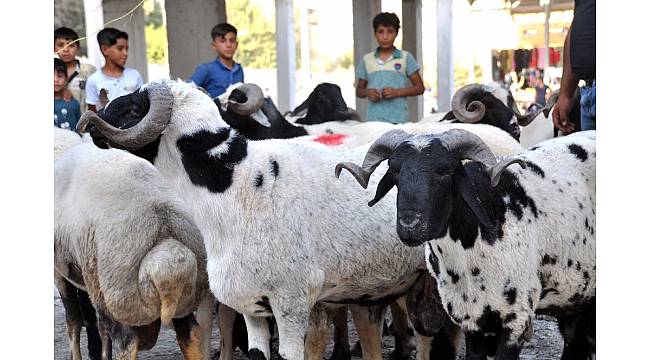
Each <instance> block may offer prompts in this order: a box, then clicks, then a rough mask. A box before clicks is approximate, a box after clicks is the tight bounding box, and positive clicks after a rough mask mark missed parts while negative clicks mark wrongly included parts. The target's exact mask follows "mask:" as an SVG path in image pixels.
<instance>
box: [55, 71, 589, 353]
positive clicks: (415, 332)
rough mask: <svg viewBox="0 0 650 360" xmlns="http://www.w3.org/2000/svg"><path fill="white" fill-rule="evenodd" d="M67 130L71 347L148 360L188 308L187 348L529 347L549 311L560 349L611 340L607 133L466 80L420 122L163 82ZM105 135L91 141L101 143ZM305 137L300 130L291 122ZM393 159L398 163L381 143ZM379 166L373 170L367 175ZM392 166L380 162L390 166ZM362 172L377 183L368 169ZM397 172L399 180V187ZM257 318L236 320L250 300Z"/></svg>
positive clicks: (318, 100)
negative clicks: (600, 140)
mask: <svg viewBox="0 0 650 360" xmlns="http://www.w3.org/2000/svg"><path fill="white" fill-rule="evenodd" d="M103 106H105V107H103V108H102V109H101V110H100V111H99V112H98V113H97V114H95V113H93V112H86V113H85V114H83V116H82V119H81V120H80V122H79V125H78V129H79V130H81V131H82V132H87V133H89V134H90V136H88V135H85V136H86V140H87V141H82V139H81V138H80V137H79V136H77V135H76V134H74V133H72V132H70V131H67V130H61V129H55V221H54V226H55V228H54V249H55V251H54V257H55V259H54V260H55V261H54V264H55V266H54V272H55V284H56V286H57V288H58V289H59V292H60V294H61V300H62V302H63V305H64V307H65V310H66V325H67V333H68V339H69V342H70V349H71V353H72V354H71V355H72V359H75V360H76V359H81V349H80V340H79V339H80V331H81V328H82V326H85V327H86V331H87V333H88V353H89V355H90V358H92V359H110V358H112V349H113V348H115V349H116V351H117V354H116V356H117V358H118V359H121V358H124V359H135V358H136V357H137V353H138V352H139V351H141V350H147V349H150V348H151V347H153V346H154V344H155V342H156V338H157V336H158V332H159V330H160V326H161V323H162V324H165V325H171V326H173V328H174V330H175V332H176V337H177V340H178V343H179V346H180V348H181V351H182V353H183V355H184V357H185V358H186V359H209V358H210V349H209V344H210V338H209V337H210V334H211V332H212V324H213V310H214V309H215V306H216V305H215V304H218V312H217V313H218V326H219V331H220V334H221V337H222V340H221V349H220V359H221V360H230V359H232V356H233V351H234V348H235V347H236V346H237V347H240V348H241V350H242V351H243V352H245V353H246V354H247V355H248V357H249V358H251V359H266V360H268V359H271V347H270V340H271V336H272V332H273V330H274V329H277V336H278V338H279V355H280V356H281V357H282V358H284V359H289V360H296V359H304V358H308V359H323V358H324V352H325V346H326V344H327V343H328V341H329V339H330V337H331V333H330V324H331V323H332V322H333V323H334V329H335V331H334V342H335V348H334V354H333V358H335V359H346V358H349V357H350V346H349V344H348V338H347V321H346V319H347V312H348V310H349V311H350V312H351V313H352V318H353V320H354V323H355V326H356V328H357V331H358V335H359V339H360V342H361V348H362V351H363V357H364V359H372V360H375V359H381V358H382V352H381V336H382V331H383V327H384V313H385V311H386V309H387V307H388V306H390V310H391V314H392V318H393V333H394V335H395V338H396V350H395V352H394V354H393V356H392V357H394V358H396V359H403V358H405V357H408V354H409V353H410V349H412V348H413V347H414V346H415V347H416V348H417V358H418V359H419V360H425V359H455V358H456V356H457V352H458V349H459V347H460V343H461V341H463V339H464V341H465V349H466V350H465V358H466V359H487V358H488V357H489V358H496V359H517V358H518V356H519V352H520V351H521V348H522V347H523V345H524V343H525V342H526V341H527V340H529V339H530V337H531V335H532V332H533V328H532V324H533V323H532V319H533V318H534V316H535V315H536V314H545V315H551V316H554V317H556V318H557V319H558V324H559V327H560V331H561V333H562V335H563V337H564V351H563V355H562V359H589V358H593V357H595V302H596V301H595V292H596V286H595V284H596V263H595V226H596V225H595V222H596V219H595V218H596V216H595V207H596V197H595V182H596V179H595V166H596V159H595V158H596V135H595V131H585V132H579V133H575V134H572V135H569V136H562V137H557V138H554V134H553V127H552V121H551V120H550V118H548V113H549V109H550V107H551V106H552V103H551V104H549V105H548V106H547V107H546V108H544V109H542V110H540V111H539V112H536V113H533V114H524V115H522V114H520V113H519V111H518V110H517V108H516V105H514V101H513V99H512V96H511V95H510V94H509V93H508V91H507V90H504V89H501V88H499V87H497V86H484V85H477V84H474V85H469V86H467V87H465V88H462V89H460V90H459V91H458V92H457V93H456V94H455V96H454V99H453V110H452V111H450V112H449V113H447V114H441V115H443V116H438V115H432V116H430V117H428V118H425V119H423V120H421V121H420V122H417V123H407V124H400V125H393V124H389V123H376V122H359V121H357V120H358V116H357V115H356V113H355V112H354V111H353V110H351V109H348V108H347V106H346V104H345V102H344V101H343V99H342V97H341V94H340V89H339V88H338V87H337V86H336V85H332V84H320V85H318V86H317V87H316V88H315V89H314V91H313V92H312V94H311V95H310V96H309V98H308V99H307V100H306V101H305V102H304V103H303V104H301V105H300V106H299V107H298V108H296V110H295V111H293V112H290V113H287V114H284V115H283V114H281V113H280V112H279V111H278V109H277V108H276V107H275V105H274V104H273V102H272V101H271V100H270V98H268V97H265V96H264V94H263V93H262V91H261V90H260V89H259V87H257V86H256V85H254V84H236V85H233V86H231V87H230V88H229V89H228V91H227V92H226V93H225V94H224V95H222V96H220V97H219V98H215V99H211V98H210V97H209V96H208V95H206V93H205V92H204V91H203V90H202V89H200V88H197V87H196V86H194V85H193V84H188V83H185V82H182V81H170V80H161V81H156V82H151V83H148V84H146V85H145V86H144V87H143V88H141V89H140V90H139V91H136V92H135V93H133V94H129V95H125V96H122V97H120V98H117V99H115V100H113V101H111V102H110V103H108V104H103ZM90 138H92V142H91V141H90ZM289 138H291V139H289ZM385 160H387V161H385ZM375 172H376V173H378V174H379V176H372V174H373V173H375ZM380 176H381V177H380ZM359 185H361V187H359ZM393 188H396V189H393ZM242 315H243V319H244V321H245V329H246V331H245V332H244V333H242V332H241V331H238V329H241V328H242V327H241V326H238V325H237V324H238V323H239V322H240V321H241V316H242Z"/></svg>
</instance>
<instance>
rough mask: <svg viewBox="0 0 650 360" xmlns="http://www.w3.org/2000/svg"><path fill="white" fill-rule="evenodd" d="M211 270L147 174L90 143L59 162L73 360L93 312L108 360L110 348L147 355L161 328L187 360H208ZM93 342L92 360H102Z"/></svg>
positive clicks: (195, 235) (57, 251) (139, 164)
mask: <svg viewBox="0 0 650 360" xmlns="http://www.w3.org/2000/svg"><path fill="white" fill-rule="evenodd" d="M205 262H206V253H205V249H204V245H203V240H202V237H201V233H200V231H199V229H198V227H197V226H196V224H195V223H194V221H193V219H192V217H191V216H190V214H189V213H188V211H187V209H186V208H185V206H184V204H183V202H182V201H181V199H180V197H178V196H177V195H176V193H175V192H174V191H173V190H172V189H171V187H169V186H168V185H167V184H166V183H165V181H164V179H163V178H162V177H161V176H160V173H159V172H158V171H157V170H156V169H155V168H154V167H153V166H152V165H151V164H149V163H148V162H146V161H144V160H142V159H140V158H138V157H135V156H133V155H131V154H129V153H127V152H124V151H121V150H117V149H110V150H102V149H99V148H97V147H96V146H95V145H93V144H91V143H83V144H78V145H76V146H74V147H72V148H69V149H67V150H66V151H65V152H64V153H63V154H62V155H61V156H60V157H58V158H57V159H56V161H55V164H54V272H55V283H56V285H57V288H58V289H59V291H60V294H61V299H62V301H63V304H64V307H65V310H66V325H67V328H68V336H69V341H70V349H71V355H72V358H73V359H75V360H76V359H79V360H80V359H81V353H80V349H79V332H80V329H81V320H82V319H87V318H86V316H87V315H88V314H90V316H91V317H92V319H93V322H94V319H95V310H94V309H93V306H94V307H95V308H96V309H97V312H98V313H99V322H98V324H97V325H94V324H93V327H95V326H99V330H100V333H101V337H102V339H101V340H102V341H101V357H102V358H111V351H112V348H111V340H112V342H113V344H114V345H115V347H116V349H117V351H118V358H121V357H123V356H126V357H129V358H135V356H136V355H137V352H138V351H140V350H148V349H150V348H151V347H152V346H153V345H154V344H155V342H156V338H157V336H158V331H159V330H160V325H161V322H162V323H163V324H168V325H171V324H172V323H173V325H174V328H175V330H176V334H177V338H178V340H179V345H180V346H181V350H182V352H183V354H184V356H185V358H186V359H208V358H209V357H210V351H209V344H210V342H209V340H210V333H211V330H212V309H211V305H210V304H212V306H214V305H213V304H214V300H213V297H212V295H211V294H210V292H209V288H208V276H207V272H206V270H205V266H206V265H205ZM76 289H79V290H80V291H78V292H77V291H76ZM77 294H78V295H79V296H80V298H79V299H77ZM86 294H87V295H89V299H87V298H86V301H84V299H83V298H81V296H82V295H83V296H84V297H86V296H87V295H86ZM88 300H89V301H90V302H92V305H90V304H89V303H88ZM81 304H86V305H88V307H86V308H80V305H81ZM194 312H196V318H195V315H194ZM86 326H88V325H87V324H86ZM87 330H88V332H89V334H90V333H91V329H89V328H88V327H87ZM93 330H94V332H95V333H96V331H97V328H96V327H95V328H94V329H93ZM108 336H110V338H109V337H108ZM95 337H99V335H98V334H93V338H92V339H91V340H90V341H89V348H90V355H91V357H92V358H99V357H100V354H99V352H98V349H97V342H98V341H99V340H98V339H95ZM89 338H90V336H89ZM91 341H92V342H93V344H94V346H90V342H91Z"/></svg>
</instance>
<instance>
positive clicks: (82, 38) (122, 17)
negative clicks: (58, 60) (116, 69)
mask: <svg viewBox="0 0 650 360" xmlns="http://www.w3.org/2000/svg"><path fill="white" fill-rule="evenodd" d="M145 1H146V0H142V1H140V2H139V3H138V5H136V6H135V7H134V8H133V9H131V10H130V11H129V12H127V13H126V14H124V15H122V16H120V17H118V18H116V19H113V20H111V21H109V22H107V23H106V24H104V25H102V26H101V28H100V29H98V30H97V31H95V32H94V33H93V35H95V34H97V33H98V32H99V31H100V30H102V29H104V28H105V27H106V25H109V24H112V23H114V22H116V21H118V20H122V19H124V18H125V17H127V16H129V15H131V18H130V19H129V20H128V21H127V22H126V23H125V24H127V23H128V22H129V21H131V20H132V19H133V12H134V11H135V10H137V9H138V8H139V7H140V6H142V4H144V2H145ZM87 38H88V36H84V37H81V38H79V39H77V40H75V41H71V42H69V43H67V44H66V45H65V46H64V47H62V48H61V49H59V51H56V52H55V53H54V54H56V55H58V54H59V53H60V52H61V51H63V49H65V48H67V47H68V46H70V45H72V44H74V43H76V42H79V41H81V40H85V39H87Z"/></svg>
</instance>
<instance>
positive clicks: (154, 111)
mask: <svg viewBox="0 0 650 360" xmlns="http://www.w3.org/2000/svg"><path fill="white" fill-rule="evenodd" d="M146 90H147V93H148V94H149V112H147V115H145V116H144V118H142V120H141V121H140V122H138V124H137V125H135V126H133V127H131V128H128V129H120V128H116V127H114V126H113V125H111V124H109V123H107V122H106V121H104V119H102V118H100V117H99V116H98V115H97V114H96V113H94V112H92V111H86V112H85V113H83V115H81V118H80V119H79V123H78V124H77V130H79V131H80V132H83V131H84V130H85V129H86V126H87V125H88V123H90V122H92V123H93V124H94V125H95V126H96V127H97V129H99V131H100V132H101V133H102V134H103V135H104V136H106V138H107V139H108V140H110V141H112V142H114V143H116V144H120V145H122V146H124V147H125V148H127V149H140V148H142V147H144V146H145V145H147V144H149V143H151V142H152V141H154V140H156V138H157V137H158V136H159V135H160V134H161V133H162V132H163V130H165V127H167V124H169V121H170V120H171V113H172V106H173V104H174V96H173V95H172V93H171V90H170V89H169V87H168V86H167V85H164V84H159V83H153V84H149V85H147V87H146Z"/></svg>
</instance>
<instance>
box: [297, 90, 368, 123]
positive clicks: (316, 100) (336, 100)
mask: <svg viewBox="0 0 650 360" xmlns="http://www.w3.org/2000/svg"><path fill="white" fill-rule="evenodd" d="M303 115H304V116H303ZM285 116H290V117H294V118H296V119H295V121H294V122H295V123H296V124H301V125H315V124H321V123H324V122H328V121H345V120H357V121H358V120H360V116H359V114H358V113H357V112H356V111H354V109H351V108H349V107H348V104H346V103H345V100H344V99H343V95H342V94H341V88H340V87H339V86H338V85H336V84H331V83H320V84H318V85H316V87H315V88H314V90H312V92H311V93H309V96H308V97H307V99H305V101H303V102H302V104H300V105H298V106H297V107H296V108H295V109H293V111H289V112H287V113H286V114H285Z"/></svg>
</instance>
